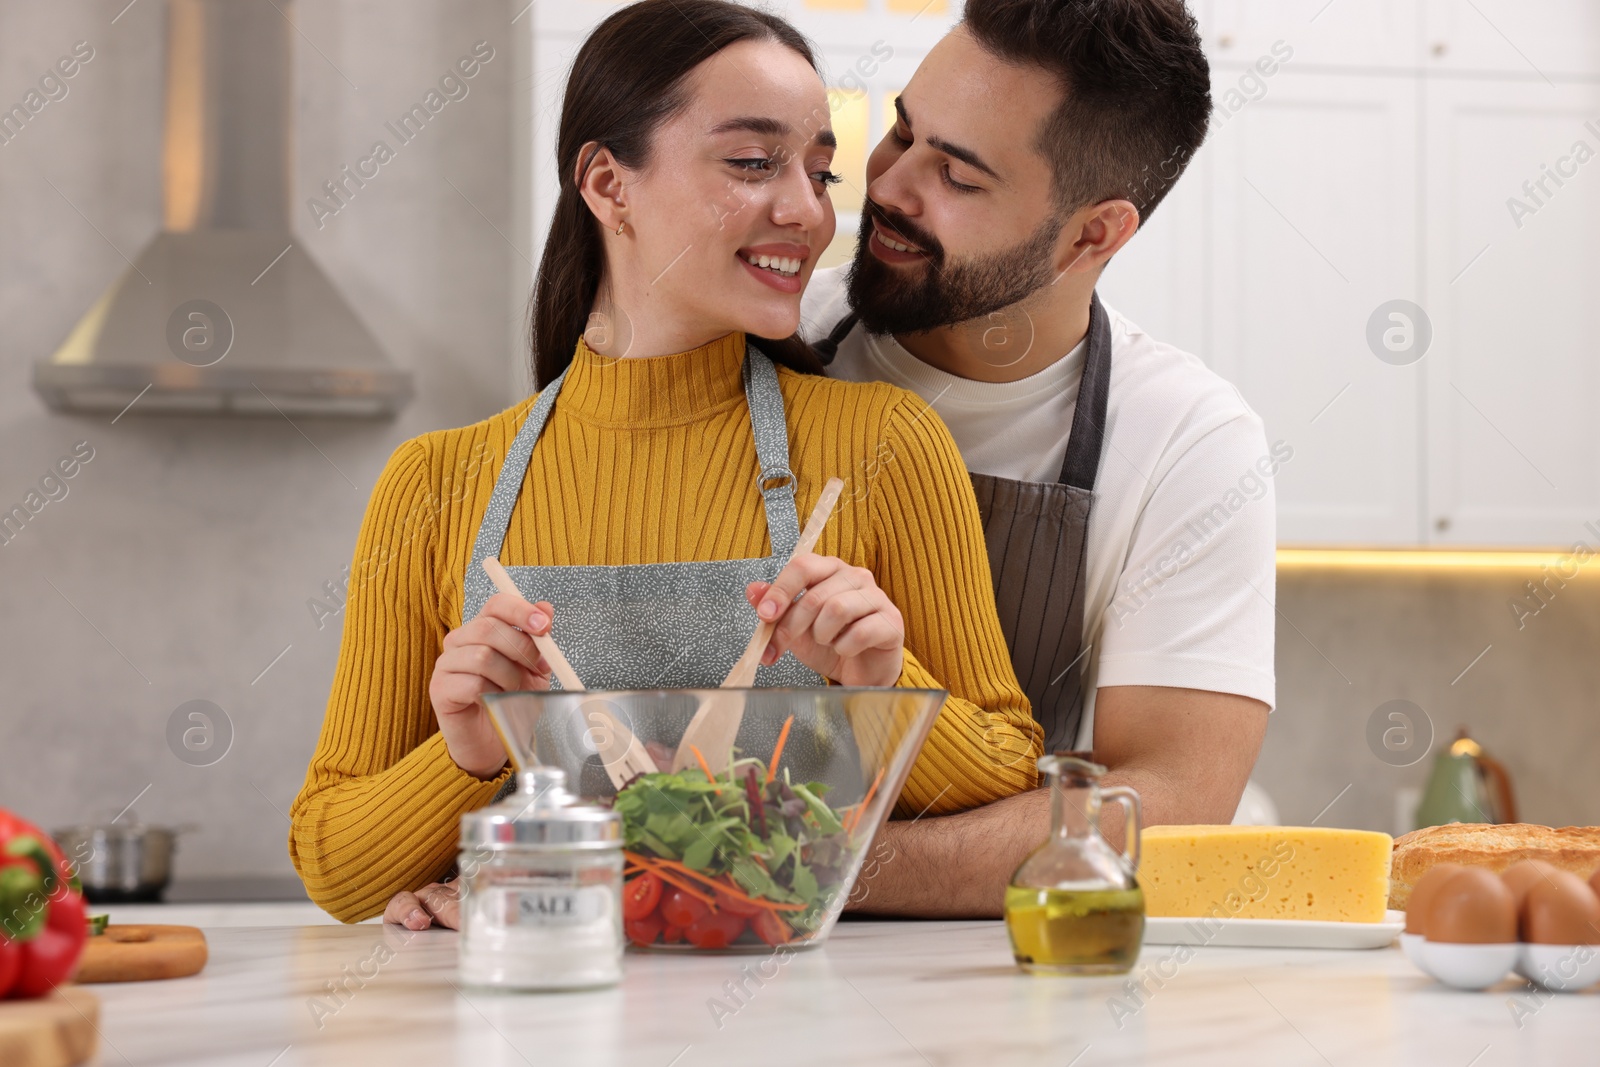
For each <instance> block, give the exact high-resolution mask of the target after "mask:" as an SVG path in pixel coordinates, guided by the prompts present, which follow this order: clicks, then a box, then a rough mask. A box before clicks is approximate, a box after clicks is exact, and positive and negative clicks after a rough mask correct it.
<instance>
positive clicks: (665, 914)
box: [661, 889, 711, 929]
mask: <svg viewBox="0 0 1600 1067" xmlns="http://www.w3.org/2000/svg"><path fill="white" fill-rule="evenodd" d="M710 911H711V909H710V908H708V907H706V906H705V905H704V904H702V903H701V902H700V901H698V900H696V899H695V898H694V897H691V896H690V895H689V894H688V893H685V892H684V891H683V890H681V889H669V890H667V892H666V895H665V896H664V897H663V898H662V900H661V917H662V918H663V919H665V920H666V921H667V922H668V924H670V925H672V926H681V927H683V928H684V929H688V928H689V924H691V923H693V922H694V921H695V920H696V919H698V918H700V917H701V916H702V915H707V914H709V913H710Z"/></svg>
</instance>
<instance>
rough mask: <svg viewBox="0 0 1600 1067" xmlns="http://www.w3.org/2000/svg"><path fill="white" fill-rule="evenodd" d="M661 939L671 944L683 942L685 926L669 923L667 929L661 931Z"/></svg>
mask: <svg viewBox="0 0 1600 1067" xmlns="http://www.w3.org/2000/svg"><path fill="white" fill-rule="evenodd" d="M661 940H663V941H665V942H666V943H667V944H669V945H681V944H683V927H681V926H673V925H671V924H668V925H667V927H666V929H664V930H662V931H661Z"/></svg>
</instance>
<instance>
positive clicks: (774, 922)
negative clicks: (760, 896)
mask: <svg viewBox="0 0 1600 1067" xmlns="http://www.w3.org/2000/svg"><path fill="white" fill-rule="evenodd" d="M750 929H752V930H754V931H755V932H756V936H757V937H759V938H760V939H761V940H763V941H765V942H766V943H767V944H769V945H783V944H787V943H788V942H790V941H792V940H794V932H793V931H792V930H790V929H789V924H788V923H786V922H784V921H783V918H782V917H781V916H780V915H779V914H778V913H777V912H775V911H768V910H767V909H766V908H762V909H761V914H760V915H757V916H756V917H755V918H754V919H752V920H750Z"/></svg>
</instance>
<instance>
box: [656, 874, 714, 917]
mask: <svg viewBox="0 0 1600 1067" xmlns="http://www.w3.org/2000/svg"><path fill="white" fill-rule="evenodd" d="M649 873H651V874H653V875H655V876H656V877H657V878H659V879H661V880H662V881H663V882H665V883H667V884H668V885H670V886H672V887H673V888H674V889H681V890H682V891H683V892H685V893H687V894H689V895H690V896H691V897H694V898H695V899H696V900H698V901H700V902H701V903H702V904H704V905H706V906H707V907H709V908H715V907H716V906H717V902H716V900H714V899H713V898H711V897H709V896H707V895H706V894H705V893H703V892H701V891H700V890H699V889H697V888H695V886H694V884H693V883H692V882H690V881H689V880H688V879H681V880H680V876H678V875H676V874H670V873H668V872H667V871H663V870H659V869H655V868H650V869H649Z"/></svg>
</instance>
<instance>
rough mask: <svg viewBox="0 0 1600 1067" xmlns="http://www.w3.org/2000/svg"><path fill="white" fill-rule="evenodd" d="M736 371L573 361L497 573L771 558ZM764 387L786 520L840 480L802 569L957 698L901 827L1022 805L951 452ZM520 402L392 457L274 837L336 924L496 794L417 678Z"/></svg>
mask: <svg viewBox="0 0 1600 1067" xmlns="http://www.w3.org/2000/svg"><path fill="white" fill-rule="evenodd" d="M743 359H744V337H743V335H741V334H731V335H729V336H727V337H724V338H722V339H720V340H718V341H714V342H712V343H711V344H709V345H706V346H704V347H702V348H698V349H695V350H694V351H692V352H686V353H681V354H679V355H673V356H662V357H657V358H650V359H623V360H615V359H607V358H605V357H601V356H598V355H596V354H595V353H593V352H591V351H589V350H588V349H587V348H586V347H585V346H583V345H582V344H580V345H579V346H578V351H577V353H576V355H575V357H574V361H573V365H572V369H571V370H570V371H569V373H568V375H567V379H566V383H565V385H564V386H563V388H562V391H561V397H560V400H559V401H558V402H557V404H556V406H555V410H554V412H553V413H552V415H551V417H550V420H549V422H548V423H547V424H546V426H545V430H544V434H543V435H542V436H541V438H540V440H539V443H538V447H537V448H535V449H534V452H533V459H532V462H531V463H530V464H529V468H528V475H527V478H526V479H525V481H524V483H523V487H522V493H521V495H520V497H519V499H518V503H517V507H516V509H515V511H514V512H513V513H512V516H511V524H510V528H509V529H508V530H507V532H506V539H505V545H504V547H503V549H502V551H501V559H502V560H503V561H504V562H505V563H507V564H509V565H513V566H530V565H539V564H545V565H548V564H555V565H566V566H580V565H585V564H605V565H618V564H631V563H662V562H684V561H693V560H720V559H740V558H748V557H757V556H766V555H768V554H770V552H771V546H770V543H769V541H768V537H767V527H766V519H765V516H764V513H763V511H762V508H761V499H760V495H759V493H758V492H757V488H756V477H755V475H756V471H757V469H758V463H757V461H756V455H755V440H754V437H753V436H752V434H751V430H750V421H749V409H748V405H747V404H746V402H745V397H744V388H743V384H742V381H741V377H740V367H741V363H742V360H743ZM778 380H779V385H780V387H781V389H782V391H783V397H784V402H785V406H786V410H787V416H788V425H789V448H790V453H791V455H790V467H791V468H792V469H793V470H794V472H795V476H796V480H797V485H796V495H797V503H798V506H799V511H800V515H801V516H802V517H804V516H805V515H807V514H809V513H810V511H811V508H812V506H813V505H814V504H815V503H816V499H817V496H818V494H819V493H820V492H821V489H822V485H823V483H824V482H825V481H826V480H827V479H828V478H829V477H832V476H834V475H838V476H840V477H845V478H847V479H849V488H847V490H846V492H845V494H844V496H843V497H842V498H841V500H840V502H839V506H838V510H837V511H836V512H835V514H834V517H833V519H832V521H830V522H829V523H828V525H827V527H826V528H825V529H824V530H823V533H822V539H821V541H820V542H819V544H818V545H817V549H816V551H817V552H818V553H820V554H822V555H834V556H839V557H841V558H843V559H844V560H846V561H848V562H850V563H852V564H854V565H856V566H863V567H866V568H868V569H870V570H871V571H872V572H873V574H874V575H875V576H876V577H877V581H878V584H879V585H880V586H881V587H882V588H883V589H884V591H885V592H886V593H888V595H889V596H890V598H891V599H893V601H894V603H895V604H896V605H897V606H898V607H899V608H900V610H901V613H902V615H903V616H904V619H905V629H906V656H905V669H904V671H903V672H902V675H901V678H900V682H899V684H900V685H903V686H913V687H927V688H941V689H948V690H949V691H950V694H951V696H950V700H949V701H948V702H947V703H946V704H945V707H944V709H943V711H942V712H941V713H940V716H939V718H938V720H937V721H936V723H935V726H934V729H933V732H932V734H931V736H930V737H929V740H928V742H927V745H926V746H925V747H924V749H923V752H922V755H921V757H920V758H919V759H918V760H917V762H916V764H915V766H914V767H913V769H912V771H911V775H910V778H909V780H908V781H907V784H906V787H905V790H904V792H903V793H902V794H901V796H900V798H899V803H898V806H897V808H896V810H897V811H898V812H900V813H901V814H906V813H910V814H915V813H917V812H919V811H922V810H924V809H925V808H926V809H927V810H928V811H929V813H931V814H938V813H943V812H951V811H958V810H962V809H965V808H969V807H974V806H976V805H978V804H982V803H986V802H988V801H991V800H995V799H998V798H1000V797H1004V796H1009V795H1011V794H1014V793H1018V792H1021V791H1022V790H1025V789H1029V788H1032V787H1033V786H1034V785H1035V784H1036V780H1037V775H1036V771H1035V769H1034V760H1035V759H1036V757H1037V756H1038V755H1039V753H1040V748H1041V743H1042V740H1041V732H1040V730H1039V728H1038V726H1037V725H1036V724H1035V723H1034V721H1033V718H1032V716H1031V714H1030V712H1029V709H1028V703H1027V698H1026V697H1025V696H1024V695H1023V693H1022V690H1021V687H1020V686H1019V685H1018V683H1017V680H1016V676H1015V674H1014V673H1013V671H1012V668H1011V660H1010V656H1009V654H1008V653H1007V650H1006V646H1005V641H1004V638H1003V637H1002V635H1001V631H1000V624H999V620H998V618H997V616H996V613H995V608H994V600H993V595H992V593H991V586H990V577H989V564H988V559H987V557H986V555H985V553H984V542H983V530H982V527H981V524H980V521H979V517H978V511H977V505H976V503H975V502H974V500H973V496H972V489H971V486H970V483H969V481H968V478H967V472H966V468H965V466H964V465H963V464H962V461H961V456H960V454H959V453H958V452H957V450H956V447H955V443H954V442H953V441H952V440H951V438H950V434H949V431H947V430H946V429H945V427H944V424H943V423H942V422H940V421H939V418H938V416H937V415H935V414H933V413H932V412H930V411H929V410H928V409H927V405H925V404H924V403H923V402H922V401H921V400H920V399H918V398H917V397H916V396H914V395H913V394H911V393H909V392H905V391H904V390H901V389H897V388H895V387H893V386H889V385H881V384H855V383H849V382H838V381H831V380H829V379H826V378H820V377H813V376H809V375H803V374H797V373H794V372H792V371H789V370H787V369H785V368H782V367H780V368H779V371H778ZM532 402H533V398H529V399H528V400H526V401H523V402H522V403H520V404H517V405H516V406H514V407H512V408H509V409H507V410H506V411H502V412H501V413H500V414H498V415H495V416H493V417H492V418H489V419H487V420H485V421H483V422H480V423H476V424H474V425H472V426H466V427H462V428H461V429H455V430H441V431H437V432H434V433H429V434H424V435H423V436H421V437H418V438H414V439H413V440H410V441H407V442H406V443H405V444H403V445H401V446H400V447H399V448H398V449H396V451H395V453H394V455H393V456H392V457H391V458H390V460H389V463H388V465H387V467H385V469H384V471H383V474H382V476H381V477H380V478H379V479H378V483H377V485H376V486H375V487H374V488H373V491H372V499H371V501H370V503H369V504H368V506H367V513H366V518H365V519H364V520H363V522H362V525H361V533H360V536H359V538H358V540H357V543H356V552H355V557H354V562H353V563H352V566H351V568H350V591H349V599H348V601H347V603H346V607H345V613H344V614H345V619H344V637H343V642H342V644H341V646H340V651H339V664H338V668H337V672H336V674H335V677H334V683H333V691H332V693H331V695H330V696H329V698H328V710H327V715H326V717H325V719H324V720H323V725H322V733H321V736H320V738H319V739H318V742H317V749H316V752H315V753H314V754H313V756H312V759H311V765H310V767H309V768H308V770H307V772H306V782H305V786H304V788H303V789H301V791H300V795H299V796H298V797H297V798H296V799H295V802H294V805H293V808H292V809H291V822H292V826H291V830H290V836H289V854H290V857H291V858H292V859H293V861H294V864H295V868H296V870H298V871H299V872H300V875H301V877H302V878H303V879H304V880H305V884H306V888H307V890H308V891H309V893H310V895H311V898H312V899H313V900H315V901H316V902H317V903H318V904H320V905H321V906H322V907H323V908H325V909H326V910H327V911H328V912H329V913H330V914H332V915H334V916H336V917H338V918H339V919H342V920H344V921H346V922H356V921H359V920H361V919H365V918H368V917H370V916H373V915H376V914H379V913H380V912H381V911H382V910H383V908H384V906H385V904H386V903H387V902H388V900H389V898H390V897H391V896H393V895H394V894H395V893H396V892H398V891H400V890H402V889H416V888H418V887H419V886H422V885H424V884H426V883H428V882H431V881H435V880H437V879H438V878H439V877H441V876H442V875H444V874H445V873H446V871H448V870H449V868H450V866H451V864H452V862H453V861H454V859H455V854H456V846H457V840H458V834H459V831H460V820H461V816H462V814H463V813H465V812H468V811H472V810H474V809H476V808H479V807H482V806H483V805H484V804H486V803H487V802H488V801H489V800H490V798H491V797H493V795H494V793H495V791H496V790H497V789H498V788H499V787H500V785H501V783H502V782H503V781H504V780H505V778H506V777H507V776H508V775H509V774H510V773H511V771H510V769H509V766H508V768H507V769H506V770H504V771H502V772H501V774H500V776H499V777H497V778H494V779H491V780H487V781H484V780H480V779H478V778H474V777H473V776H472V775H470V774H467V773H466V772H465V771H463V770H461V769H460V768H459V767H457V766H456V764H455V763H454V762H453V761H452V760H451V758H450V754H449V751H448V750H447V748H446V747H445V744H444V739H443V737H442V735H440V733H439V728H438V723H437V721H436V720H435V717H434V713H433V708H432V705H431V703H430V702H429V699H428V681H429V677H430V675H431V674H432V671H433V664H434V661H435V660H436V659H437V658H438V656H439V653H440V651H441V650H442V642H443V640H444V637H445V635H446V634H447V633H448V632H449V631H450V630H452V629H454V628H456V627H458V626H460V625H461V605H462V589H461V585H462V579H463V577H464V574H465V571H466V567H467V563H468V561H469V559H470V556H471V552H472V545H473V540H474V537H475V536H476V534H477V530H478V524H479V521H480V520H481V518H482V516H483V513H484V510H485V509H486V507H487V506H488V500H489V494H490V491H491V490H492V489H493V487H494V481H495V476H496V474H497V473H498V471H499V469H500V463H501V461H502V459H503V458H504V456H505V454H506V451H507V449H508V448H509V447H510V445H511V441H512V438H513V437H515V436H516V432H517V430H518V428H519V427H520V426H521V425H522V423H523V420H524V418H525V417H526V415H527V412H528V409H529V407H531V406H532ZM753 624H754V615H753V613H752V625H753ZM559 626H560V623H559V620H558V622H557V627H558V628H559ZM648 681H649V679H640V684H641V685H643V684H646V683H647V682H648Z"/></svg>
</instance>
